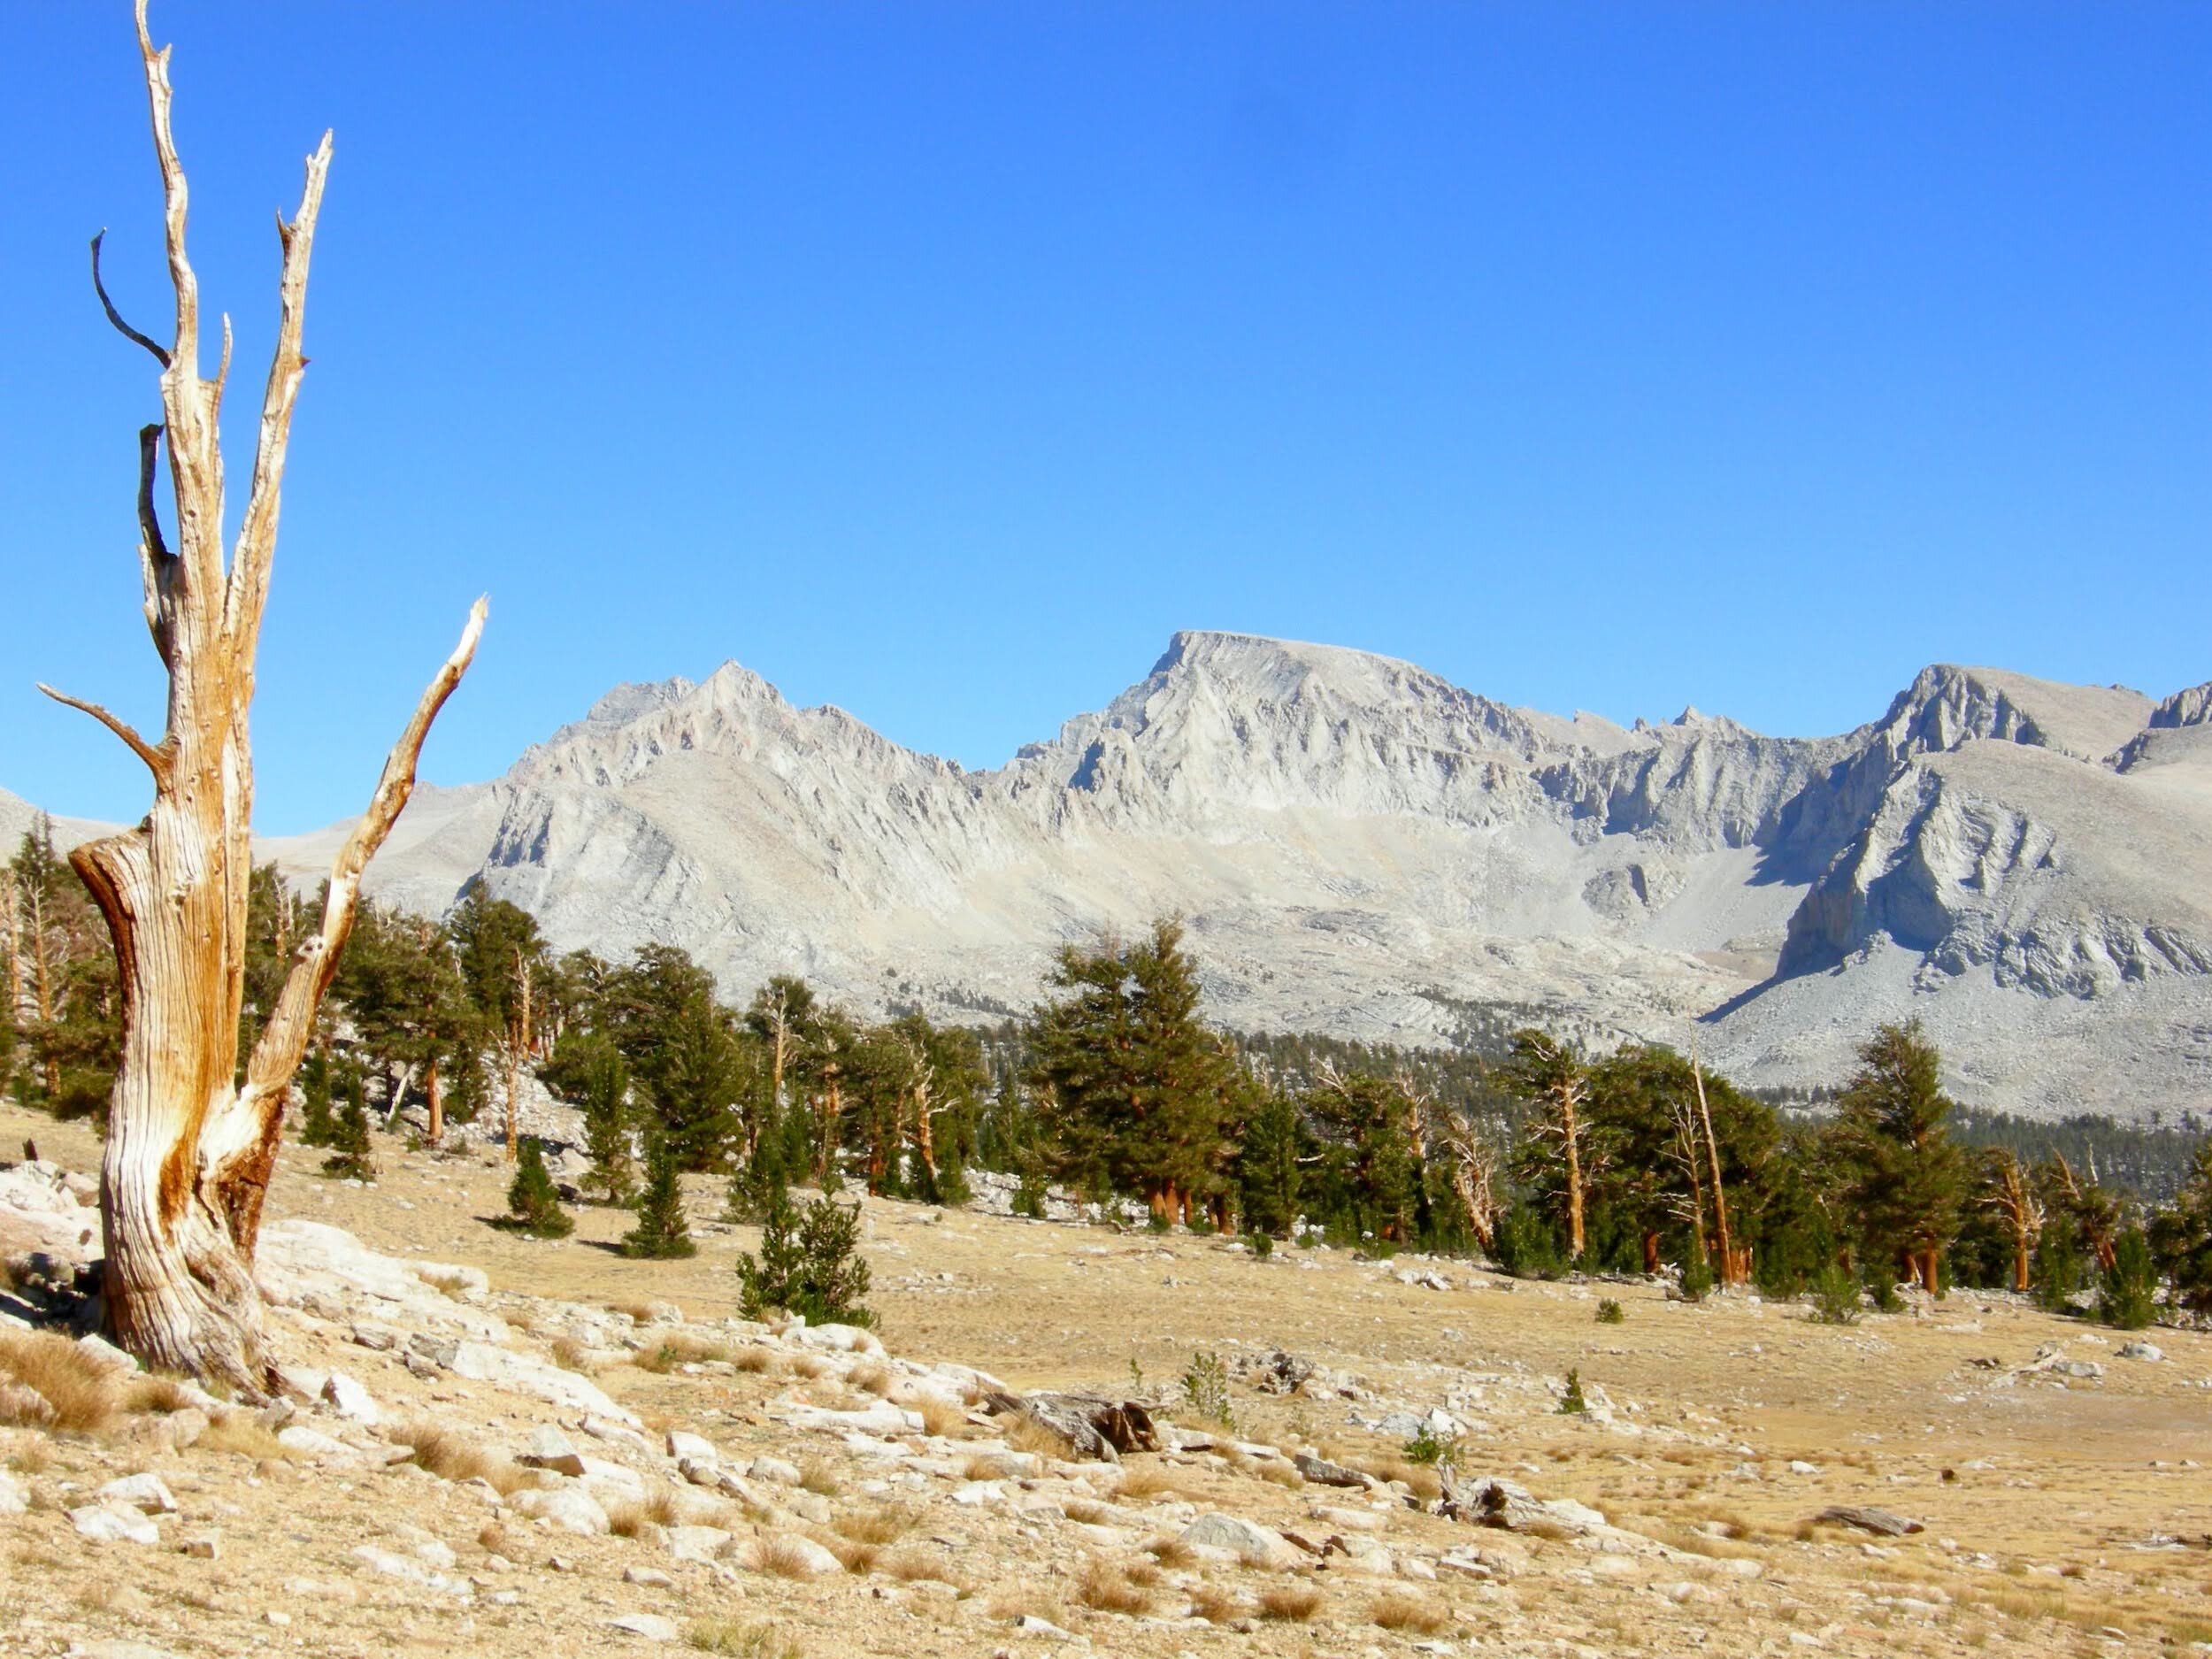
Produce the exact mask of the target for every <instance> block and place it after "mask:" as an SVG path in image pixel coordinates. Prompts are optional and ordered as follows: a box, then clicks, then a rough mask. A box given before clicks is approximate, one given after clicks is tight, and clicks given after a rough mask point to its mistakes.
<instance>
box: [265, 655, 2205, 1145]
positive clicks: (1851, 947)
mask: <svg viewBox="0 0 2212 1659" xmlns="http://www.w3.org/2000/svg"><path fill="white" fill-rule="evenodd" d="M2208 707H2212V687H2199V688H2197V689H2196V690H2194V691H2191V692H2183V693H2179V694H2177V695H2176V696H2174V697H2171V698H2169V699H2168V700H2167V701H2166V702H2165V703H2161V704H2157V705H2154V704H2153V703H2151V702H2150V701H2149V699H2147V698H2146V697H2143V696H2141V695H2139V694H2136V693H2133V692H2129V691H2123V690H2118V689H2103V688H2097V687H2070V686H2058V685H2053V684H2050V683H2048V682H2045V681H2039V680H2031V679H2028V678H2026V677H2024V676H2021V675H2016V674H2008V673H2004V672H1997V671H1993V670H1986V669H1966V668H1956V667H1948V666H1938V667H1932V668H1930V669H1928V670H1926V671H1925V672H1923V673H1922V674H1921V675H1920V676H1918V678H1917V679H1916V680H1915V681H1914V683H1913V684H1912V685H1911V686H1910V687H1907V688H1906V689H1905V690H1904V691H1903V692H1901V693H1900V694H1899V695H1898V697H1897V698H1896V699H1895V701H1894V702H1893V703H1892V704H1891V706H1890V708H1889V709H1888V710H1887V711H1886V713H1885V714H1884V715H1883V716H1882V717H1881V718H1879V719H1878V720H1876V721H1873V722H1871V723H1870V724H1869V725H1867V726H1863V727H1861V728H1859V729H1858V730H1856V731H1855V732H1851V733H1846V734H1844V735H1842V736H1839V737H1833V738H1822V739H1810V740H1802V739H1786V738H1771V737H1766V736H1763V735H1761V734H1759V733H1754V732H1751V731H1748V730H1747V729H1746V728H1744V727H1742V726H1739V725H1737V724H1736V723H1735V722H1733V721H1732V720H1728V719H1725V718H1715V717H1709V716H1705V715H1701V714H1699V713H1697V712H1696V711H1695V710H1688V711H1686V712H1685V713H1684V714H1683V715H1682V716H1681V717H1680V718H1678V719H1677V720H1675V721H1673V722H1671V723H1667V724H1664V725H1658V726H1650V725H1645V724H1642V723H1639V725H1638V726H1636V727H1635V729H1633V730H1623V729H1622V728H1620V727H1618V726H1613V725H1611V724H1610V723H1609V722H1606V721H1603V720H1599V719H1595V718H1592V717H1589V716H1586V715H1584V716H1577V717H1575V718H1572V719H1565V718H1558V717H1555V716H1552V715H1547V714H1541V713H1537V712H1533V711H1531V710H1519V709H1514V708H1510V707H1508V706H1506V705H1504V704H1502V703H1494V702H1493V701H1491V700H1489V699H1487V698H1485V697H1482V696H1479V695H1475V694H1474V693H1471V692H1469V691H1465V690H1463V689H1462V688H1460V687H1455V686H1453V685H1451V684H1449V683H1448V682H1447V681H1445V680H1440V679H1439V678H1437V677H1436V676H1435V675H1432V674H1430V673H1427V672H1425V671H1423V670H1421V669H1419V668H1417V667H1415V666H1414V665H1412V664H1407V663H1402V662H1397V661H1394V660H1391V659H1389V658H1386V657H1374V656H1370V655H1367V654H1364V653H1361V652H1356V651H1349V650H1344V649H1337V648H1333V647H1328V646H1317V645H1302V644H1293V643H1287V642H1284V641H1272V640H1261V639H1254V638H1250V637H1248V636H1244V635H1238V634H1206V633H1187V634H1178V635H1177V636H1176V637H1175V639H1174V640H1173V641H1171V644H1170V646H1169V649H1168V650H1167V652H1166V653H1165V654H1164V656H1163V657H1161V658H1160V660H1159V661H1158V662H1157V663H1156V664H1154V666H1153V668H1152V671H1151V672H1150V673H1149V674H1148V675H1147V676H1146V677H1145V678H1144V679H1143V680H1141V681H1140V682H1139V683H1138V684H1136V685H1134V686H1133V687H1130V689H1129V690H1128V691H1126V692H1125V693H1123V694H1122V695H1120V696H1119V697H1118V698H1116V699H1115V700H1114V701H1113V703H1110V705H1109V706H1108V707H1106V708H1105V709H1103V710H1099V711H1098V712H1096V713H1094V714H1087V715H1081V716H1079V717H1077V718H1074V719H1072V720H1071V721H1069V722H1068V723H1067V724H1066V725H1065V726H1063V727H1062V728H1061V730H1060V732H1059V733H1057V734H1056V736H1055V737H1053V738H1052V739H1051V740H1049V741H1045V742H1041V743H1038V744H1034V745H1032V746H1030V747H1028V748H1026V749H1023V750H1022V751H1021V752H1020V753H1019V754H1018V755H1017V756H1016V757H1014V758H1013V759H1012V760H1010V762H1009V763H1008V764H1006V765H1005V766H1003V767H1001V768H999V769H997V770H996V771H993V772H968V771H965V770H964V769H963V768H961V767H960V766H958V765H956V764H952V763H950V762H948V761H943V760H940V759H937V758H935V757H930V756H926V755H921V754H917V753H915V752H914V751H912V750H910V749H902V748H901V747H900V746H899V745H897V744H895V743H893V742H890V741H887V739H885V738H884V737H882V736H881V735H880V734H879V733H875V732H873V731H872V730H870V729H869V728H868V727H867V726H864V725H862V724H861V723H860V722H859V721H857V720H856V719H854V718H852V717H851V716H850V715H849V714H846V713H845V712H844V711H842V710H838V709H835V708H827V707H825V708H818V709H795V708H793V707H792V706H791V705H790V704H789V703H786V702H785V701H784V699H783V698H782V697H781V696H780V695H779V694H778V693H777V692H776V690H775V689H774V687H772V686H770V685H768V684H767V683H766V682H765V681H764V680H761V679H760V678H759V677H758V676H757V675H755V674H753V673H750V672H748V671H746V670H744V669H742V668H740V667H738V666H737V665H736V664H727V665H726V666H724V667H723V668H721V669H719V670H718V671H717V672H715V673H713V674H712V675H710V676H709V677H708V678H707V679H706V680H703V681H700V682H697V683H694V682H692V681H689V680H667V681H664V682H661V683H659V684H657V685H650V686H629V687H620V688H618V690H616V691H614V692H612V693H610V694H609V695H607V696H606V697H604V698H603V699H602V700H601V701H600V702H599V703H598V704H597V705H596V706H595V707H594V708H593V709H592V710H591V711H590V712H589V713H588V715H587V716H586V717H585V718H583V719H582V720H580V721H578V722H576V723H575V724H573V725H572V726H566V727H564V728H563V729H562V730H561V731H559V732H557V733H555V734H554V735H553V736H552V737H550V738H549V739H548V740H547V741H545V742H544V743H542V744H541V745H539V746H537V747H535V748H534V749H531V750H530V751H529V752H528V753H527V754H526V755H525V756H524V757H522V758H521V760H519V761H518V763H517V764H516V765H515V766H514V767H513V769H512V770H511V771H510V772H508V773H507V774H506V776H504V777H503V778H502V779H499V780H496V781H495V782H493V783H490V784H488V785H480V786H475V787H470V788H466V789H458V790H443V791H434V792H426V793H425V795H424V796H423V797H422V798H420V799H419V801H418V803H416V805H415V806H414V807H413V808H411V810H410V812H409V814H408V816H407V818H405V819H403V823H402V826H401V830H400V832H399V833H398V834H397V835H396V838H395V840H394V841H393V843H392V844H391V845H390V846H389V847H388V849H387V850H386V852H385V854H384V856H382V857H381V858H380V860H379V861H378V864H376V865H375V866H374V868H373V872H372V879H371V881H372V887H373V888H374V889H375V890H377V891H379V892H380V893H382V894H383V895H385V896H387V897H388V898H392V899H395V900H397V901H399V902H404V903H407V904H410V905H413V906H415V907H418V908H422V909H436V908H440V907H442V906H443V905H445V904H447V903H449V902H451V901H452V899H453V897H454V896H455V895H456V894H457V892H458V890H459V889H460V887H462V886H463V885H464V884H465V882H466V881H468V880H471V879H481V880H483V881H485V882H487V883H488V885H489V886H490V887H491V888H492V890H493V891H494V892H495V893H496V894H498V895H500V896H503V897H505V898H509V899H512V900H513V901H515V902H518V903H520V904H523V905H526V906H527V907H528V908H529V909H530V910H533V911H534V913H536V914H537V915H538V917H539V918H540V919H541V922H542V923H543V925H544V926H546V927H547V929H548V931H549V933H551V934H552V936H553V937H554V938H555V939H556V940H557V941H559V942H561V943H562V944H564V945H589V946H591V947H593V948H595V949H599V950H602V951H606V952H611V953H619V952H622V951H624V950H626V949H631V948H633V947H634V946H635V945H637V944H640V943H642V942H645V941H649V940H658V941H666V942H669V943H673V944H678V945H681V946H683V947H685V948H686V949H689V950H691V951H692V952H693V953H694V954H695V955H696V956H698V957H699V958H700V959H701V960H703V962H705V963H706V964H709V965H710V966H711V967H712V968H713V969H714V970H715V971H716V972H718V974H719V975H720V976H721V977H722V978H723V979H724V981H725V984H726V987H728V988H729V989H730V990H731V991H732V992H733V993H734V994H740V995H741V994H743V993H744V992H745V991H746V990H747V989H748V988H749V987H750V986H751V985H752V984H754V983H756V982H757V981H758V980H759V979H761V978H762V977H764V975H766V974H768V973H770V972H787V971H795V972H803V973H806V974H808V975H810V976H811V977H812V978H814V979H817V980H818V981H820V982H821V983H822V984H823V985H824V986H825V987H826V988H827V989H828V990H830V991H831V992H833V994H835V995H840V996H843V997H846V998H849V999H851V1000H852V1001H854V1002H856V1003H858V1004H860V1005H862V1006H863V1007H865V1008H870V1009H881V1008H885V1007H888V1006H891V1005H894V1004H907V1003H918V1004H920V1005H923V1006H926V1007H929V1008H932V1009H933V1010H937V1011H939V1012H941V1013H946V1014H950V1015H953V1016H955V1017H963V1016H964V1017H970V1018H994V1017H997V1016H1001V1015H1003V1014H1005V1013H1008V1012H1012V1011H1018V1010H1021V1009H1023V1008H1025V1007H1026V1006H1027V1005H1028V1003H1029V1002H1032V1001H1033V999H1034V997H1035V996H1036V995H1037V994H1038V989H1039V987H1040V984H1041V979H1042V976H1043V973H1044V972H1045V969H1046V967H1047V965H1048V962H1049V960H1050V956H1051V954H1052V952H1053V950H1054V949H1056V947H1057V946H1058V945H1059V944H1060V943H1061V942H1063V941H1068V940H1074V939H1084V938H1088V937H1091V936H1093V935H1094V934H1096V933H1100V932H1102V931H1114V930H1120V931H1124V932H1127V931H1131V930H1133V929H1136V928H1138V927H1141V926H1143V925H1144V924H1145V922H1146V921H1147V920H1148V918H1150V917H1152V916H1153V915H1155V914H1157V913H1160V912H1162V911H1167V910H1176V911H1180V912H1181V913H1183V914H1184V915H1185V916H1186V917H1187V918H1188V919H1189V922H1190V924H1191V926H1192V928H1193V931H1194V934H1195V935H1196V939H1197V942H1198V945H1199V949H1200V953H1201V956H1202V960H1203V962H1204V964H1205V968H1206V973H1207V987H1206V988H1207V992H1208V995H1209V996H1210V999H1211V1002H1212V1004H1213V1008H1214V1011H1215V1013H1216V1015H1217V1017H1218V1018H1222V1019H1224V1020H1226V1021H1229V1022H1231V1023H1233V1024H1236V1025H1243V1026H1246V1027H1249V1028H1283V1027H1304V1028H1312V1029H1322V1030H1330V1031H1335V1032H1339V1033H1344V1034H1348V1035H1355V1036H1360V1037H1366V1038H1379V1039H1391V1040H1395V1041H1441V1040H1445V1039H1448V1038H1449V1037H1450V1036H1451V1035H1452V1034H1453V1033H1454V1031H1455V1027H1456V1026H1457V1024H1458V1022H1459V1020H1460V1018H1462V1011H1463V1005H1464V1004H1467V1003H1480V1002H1497V1003H1507V1004H1511V1005H1514V1006H1515V1007H1516V1008H1517V1009H1519V1010H1525V1011H1527V1012H1529V1013H1535V1012H1538V1011H1541V1012H1543V1013H1545V1014H1546V1015H1548V1017H1552V1018H1558V1019H1561V1020H1563V1021H1565V1022H1568V1023H1571V1024H1572V1025H1575V1026H1577V1027H1578V1028H1579V1029H1582V1030H1585V1031H1588V1032H1593V1033H1640V1034H1646V1035H1652V1036H1658V1037H1665V1038H1669V1039H1671V1040H1673V1041H1688V1040H1689V1039H1690V1037H1691V1035H1692V1033H1693V1031H1694V1030H1695V1029H1696V1026H1695V1024H1694V1022H1697V1021H1699V1020H1702V1025H1703V1028H1702V1030H1701V1032H1700V1033H1699V1034H1698V1039H1697V1040H1698V1041H1700V1043H1701V1046H1702V1047H1703V1048H1705V1050H1706V1051H1707V1053H1708V1054H1709V1055H1711V1056H1714V1057H1715V1058H1716V1060H1717V1061H1718V1062H1719V1063H1720V1064H1724V1065H1726V1066H1728V1067H1729V1068H1730V1069H1731V1070H1732V1071H1735V1072H1736V1073H1737V1074H1739V1075H1740V1076H1742V1077H1743V1078H1745V1079H1747V1080H1749V1081H1753V1082H1760V1083H1778V1084H1800V1085H1803V1084H1812V1083H1819V1082H1828V1081H1832V1080H1833V1079H1834V1078H1835V1076H1836V1075H1837V1074H1838V1073H1839V1071H1841V1070H1842V1069H1843V1068H1844V1067H1845V1066H1846V1065H1847V1064H1848V1059H1849V1050H1850V1047H1851V1045H1852V1043H1853V1042H1854V1041H1856V1040H1857V1039H1858V1038H1859V1037H1860V1036H1861V1035H1863V1032H1864V1031H1865V1029H1866V1028H1867V1027H1868V1026H1870V1025H1871V1024H1872V1023H1873V1022H1874V1020H1876V1019H1878V1018H1893V1017H1897V1016H1900V1015H1907V1014H1916V1015H1919V1016H1921V1017H1922V1018H1924V1019H1925V1020H1926V1021H1927V1022H1928V1024H1929V1025H1930V1026H1931V1028H1932V1031H1933V1032H1934V1033H1935V1034H1936V1036H1937V1037H1938V1039H1939V1041H1943V1042H1944V1043H1946V1045H1947V1048H1948V1050H1949V1052H1950V1053H1951V1055H1952V1056H1953V1059H1954V1062H1955V1065H1954V1070H1955V1079H1954V1080H1955V1083H1956V1084H1957V1086H1958V1087H1960V1088H1961V1090H1962V1093H1963V1094H1966V1095H1968V1096H1969V1097H1971V1098H1977V1099H1985V1100H1989V1101H1991V1102H1994V1103H2001V1104H2006V1105H2008V1106H2012V1107H2016V1108H2020V1109H2024V1110H2039V1109H2050V1110H2058V1109H2073V1108H2075V1107H2078V1105H2080V1104H2082V1103H2084V1102H2090V1103H2095V1104H2101V1105H2103V1106H2105V1107H2106V1108H2108V1109H2109V1110H2120V1111H2130V1110H2151V1109H2153V1108H2165V1109H2168V1110H2171V1109H2174V1108H2177V1107H2180V1106H2188V1105H2199V1106H2202V1105H2212V911H2208V908H2207V906H2208V899H2207V896H2206V895H2208V894H2212V725H2208V724H2207V720H2208ZM341 830H342V826H334V829H333V830H332V831H330V832H326V833H324V834H323V835H321V836H315V837H305V838H301V839H300V840H299V841H294V842H291V843H279V844H277V845H276V847H275V848H274V849H273V850H274V851H276V852H277V853H278V855H279V856H280V857H282V858H283V859H284V860H285V861H286V863H287V864H288V867H290V868H293V869H295V870H296V871H298V872H300V873H301V874H303V876H312V875H313V874H314V873H315V872H318V871H319V867H320V865H321V864H323V863H324V862H325V861H326V857H327V850H328V847H329V845H330V844H332V843H333V842H334V840H335V837H336V835H337V833H340V831H341ZM2046 1034H2047V1035H2048V1036H2049V1041H2045V1042H2043V1043H2042V1048H2041V1049H2040V1053H2039V1058H2038V1060H2037V1062H2036V1063H2035V1064H2033V1065H2029V1064H2025V1063H2024V1061H2023V1059H2022V1055H2023V1053H2024V1052H2025V1051H2024V1050H2023V1048H2022V1045H2023V1042H2026V1043H2027V1044H2028V1045H2029V1047H2030V1049H2032V1048H2033V1047H2034V1045H2035V1044H2036V1043H2037V1042H2039V1041H2041V1039H2042V1037H2043V1036H2044V1035H2046Z"/></svg>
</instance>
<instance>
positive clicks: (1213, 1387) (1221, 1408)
mask: <svg viewBox="0 0 2212 1659" xmlns="http://www.w3.org/2000/svg"><path fill="white" fill-rule="evenodd" d="M1183 1397H1184V1399H1185V1400H1187V1402H1189V1404H1190V1409H1191V1410H1192V1412H1193V1413H1194V1415H1196V1416H1197V1417H1201V1418H1202V1419H1204V1420H1205V1421H1206V1422H1208V1423H1210V1424H1212V1425H1215V1426H1216V1427H1217V1428H1219V1429H1221V1430H1222V1431H1224V1432H1226V1433H1230V1434H1233V1433H1235V1432H1237V1419H1236V1414H1235V1413H1234V1412H1233V1411H1232V1410H1231V1409H1230V1408H1229V1368H1228V1367H1227V1366H1226V1365H1225V1364H1223V1363H1222V1361H1221V1356H1220V1355H1218V1354H1210V1353H1209V1354H1194V1355H1192V1356H1190V1364H1189V1366H1188V1367H1187V1369H1186V1370H1185V1371H1184V1372H1183Z"/></svg>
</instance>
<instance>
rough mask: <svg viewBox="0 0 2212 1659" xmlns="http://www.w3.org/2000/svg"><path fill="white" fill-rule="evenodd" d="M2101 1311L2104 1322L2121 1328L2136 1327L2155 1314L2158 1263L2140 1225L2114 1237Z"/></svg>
mask: <svg viewBox="0 0 2212 1659" xmlns="http://www.w3.org/2000/svg"><path fill="white" fill-rule="evenodd" d="M2100 1312H2101V1317H2103V1319H2104V1322H2105V1323H2106V1324H2107V1325H2114V1326H2116V1327H2117V1328H2119V1329H2120V1330H2123V1331H2139V1330H2141V1329H2142V1328H2143V1327H2144V1326H2145V1325H2148V1324H2149V1323H2150V1322H2151V1321H2152V1320H2153V1319H2154V1318H2155V1317H2157V1313H2158V1267H2157V1264H2156V1263H2154V1262H2153V1261H2152V1259H2151V1245H2150V1240H2148V1239H2147V1238H2145V1237H2144V1236H2143V1230H2142V1228H2140V1227H2130V1228H2129V1229H2128V1230H2127V1231H2126V1232H2124V1233H2122V1234H2121V1235H2120V1236H2119V1237H2118V1238H2117V1239H2116V1240H2113V1244H2112V1265H2111V1266H2110V1267H2108V1268H2107V1269H2105V1271H2104V1302H2103V1305H2102V1307H2101V1310H2100Z"/></svg>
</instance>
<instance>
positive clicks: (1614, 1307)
mask: <svg viewBox="0 0 2212 1659" xmlns="http://www.w3.org/2000/svg"><path fill="white" fill-rule="evenodd" d="M1627 1321H1628V1310H1627V1309H1625V1308H1624V1307H1622V1306H1621V1304H1620V1303H1619V1302H1617V1301H1616V1300H1615V1299H1614V1298H1612V1297H1610V1296H1601V1297H1600V1298H1598V1323H1599V1324H1600V1325H1624V1324H1626V1323H1627Z"/></svg>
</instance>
